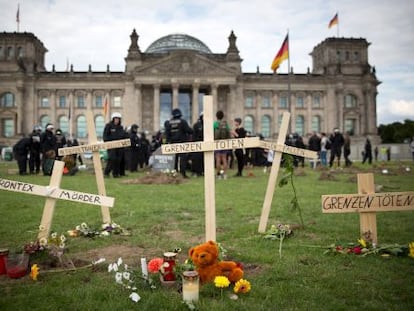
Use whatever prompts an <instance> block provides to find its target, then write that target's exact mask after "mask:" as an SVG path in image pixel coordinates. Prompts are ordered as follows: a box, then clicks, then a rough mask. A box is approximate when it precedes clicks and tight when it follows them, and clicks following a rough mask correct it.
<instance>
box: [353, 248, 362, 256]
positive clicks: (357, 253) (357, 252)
mask: <svg viewBox="0 0 414 311" xmlns="http://www.w3.org/2000/svg"><path fill="white" fill-rule="evenodd" d="M361 250H362V248H361V246H355V247H354V248H353V249H352V251H353V252H354V254H356V255H359V254H361Z"/></svg>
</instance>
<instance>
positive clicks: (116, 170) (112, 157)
mask: <svg viewBox="0 0 414 311" xmlns="http://www.w3.org/2000/svg"><path fill="white" fill-rule="evenodd" d="M121 119H122V115H121V114H120V113H119V112H114V113H113V114H112V116H111V122H109V123H107V124H106V125H105V128H104V131H103V140H104V141H112V140H120V139H125V138H128V134H127V133H126V131H125V130H124V128H123V126H122V125H121ZM123 157H124V148H115V149H109V150H108V161H107V163H106V167H105V171H104V175H105V176H106V177H109V173H110V172H111V171H112V176H113V177H114V178H118V177H120V175H121V161H122V159H123Z"/></svg>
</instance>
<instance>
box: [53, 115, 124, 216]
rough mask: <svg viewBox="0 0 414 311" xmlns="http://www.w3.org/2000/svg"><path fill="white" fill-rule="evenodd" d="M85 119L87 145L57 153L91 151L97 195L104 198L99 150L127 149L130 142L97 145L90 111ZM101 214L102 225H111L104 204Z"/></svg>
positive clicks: (107, 210) (110, 142)
mask: <svg viewBox="0 0 414 311" xmlns="http://www.w3.org/2000/svg"><path fill="white" fill-rule="evenodd" d="M86 117H87V124H88V137H89V144H88V145H82V146H75V147H67V148H60V149H59V150H58V153H59V155H60V156H65V155H71V154H77V153H83V152H85V151H91V152H92V158H93V167H94V169H95V178H96V184H97V185H98V193H99V195H102V196H106V189H105V182H104V177H103V172H102V163H101V157H100V154H99V150H100V149H113V148H123V147H128V146H130V145H131V140H130V139H129V138H127V139H121V140H114V141H108V142H104V143H99V142H98V141H97V138H96V132H95V122H94V121H93V113H92V111H90V110H88V111H87V113H86ZM101 213H102V220H103V223H108V224H109V223H111V215H110V214H109V208H108V206H106V205H105V204H102V205H101Z"/></svg>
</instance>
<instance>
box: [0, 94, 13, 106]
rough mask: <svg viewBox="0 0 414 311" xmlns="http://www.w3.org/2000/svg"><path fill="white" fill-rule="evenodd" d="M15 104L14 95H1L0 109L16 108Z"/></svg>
mask: <svg viewBox="0 0 414 311" xmlns="http://www.w3.org/2000/svg"><path fill="white" fill-rule="evenodd" d="M14 105H15V102H14V94H13V93H10V92H7V93H3V94H2V95H1V98H0V107H2V108H10V107H14Z"/></svg>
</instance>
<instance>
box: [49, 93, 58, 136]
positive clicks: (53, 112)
mask: <svg viewBox="0 0 414 311" xmlns="http://www.w3.org/2000/svg"><path fill="white" fill-rule="evenodd" d="M49 105H50V121H51V123H52V124H53V125H54V126H55V129H57V128H59V124H58V122H57V121H58V120H57V119H56V90H50V103H49Z"/></svg>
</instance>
